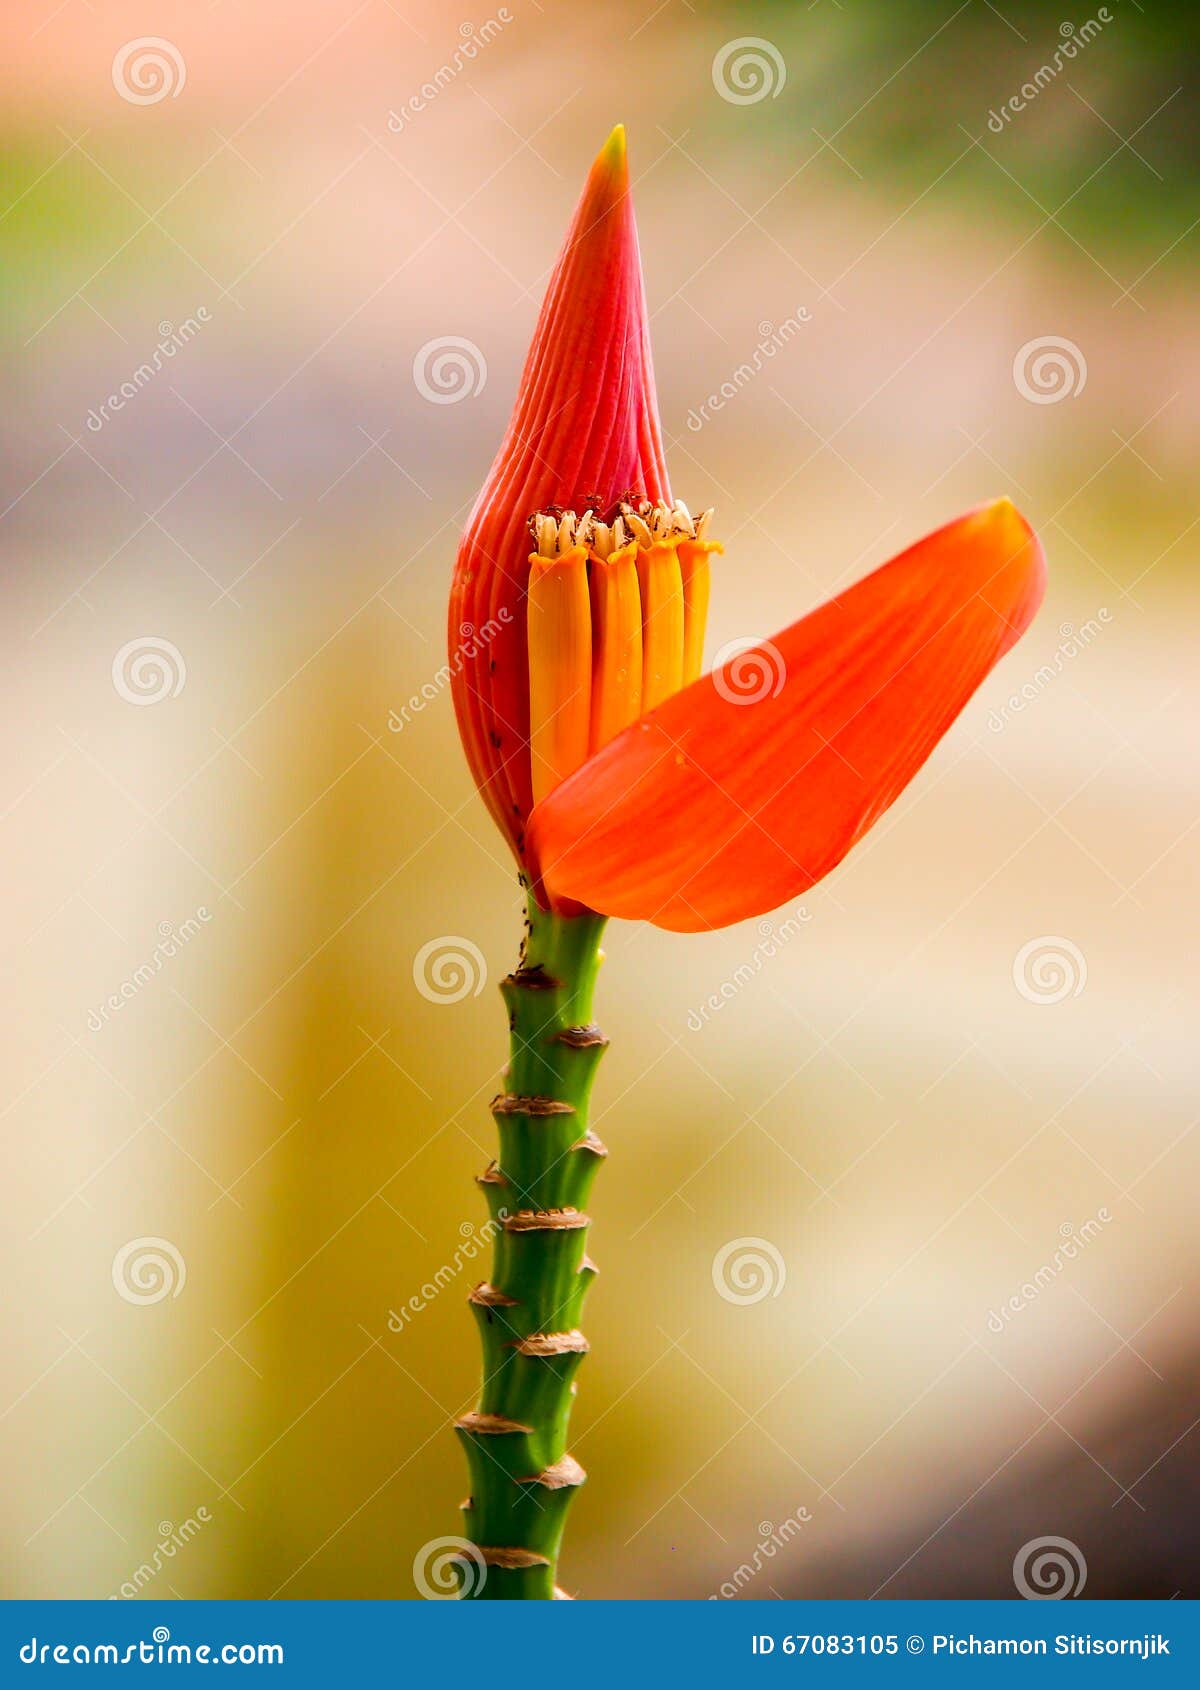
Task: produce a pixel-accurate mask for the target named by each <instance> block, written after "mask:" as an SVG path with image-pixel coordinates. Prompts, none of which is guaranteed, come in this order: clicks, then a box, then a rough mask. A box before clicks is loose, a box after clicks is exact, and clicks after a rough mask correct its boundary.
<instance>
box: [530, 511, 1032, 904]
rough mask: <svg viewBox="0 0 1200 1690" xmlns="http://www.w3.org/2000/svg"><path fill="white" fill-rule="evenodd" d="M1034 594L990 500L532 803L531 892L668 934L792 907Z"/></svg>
mask: <svg viewBox="0 0 1200 1690" xmlns="http://www.w3.org/2000/svg"><path fill="white" fill-rule="evenodd" d="M1044 586H1045V563H1044V560H1043V557H1042V550H1041V547H1040V545H1039V544H1038V540H1037V537H1036V536H1035V534H1034V533H1033V530H1032V529H1031V528H1030V527H1029V524H1028V523H1027V522H1026V521H1025V519H1024V518H1023V517H1022V516H1021V515H1020V514H1019V513H1018V512H1017V511H1016V510H1015V509H1014V507H1013V506H1012V505H1011V504H1010V503H1009V501H1008V500H1007V499H1001V500H999V501H997V502H996V503H995V504H992V505H986V506H982V507H980V509H978V510H975V511H972V512H970V513H969V514H968V515H966V516H963V517H960V518H959V519H958V520H957V521H955V522H951V523H948V524H947V526H946V527H944V528H940V529H938V530H937V532H936V533H934V534H930V535H928V536H927V537H926V538H925V539H923V540H919V541H918V542H917V544H916V545H915V546H912V547H910V548H909V550H908V551H906V552H902V553H901V554H900V556H899V557H897V558H894V559H893V560H892V561H891V562H890V563H887V564H884V565H883V567H882V568H881V569H877V570H876V571H875V572H874V573H873V574H872V575H868V576H867V577H866V579H865V580H862V581H859V582H858V583H857V584H856V585H855V586H853V587H851V588H849V589H848V590H847V591H846V592H844V593H841V594H839V595H838V596H837V597H836V598H833V599H830V600H829V602H828V603H827V604H823V605H822V606H821V607H820V608H819V609H818V610H814V611H813V612H812V613H811V615H809V616H806V617H804V619H803V620H802V621H800V622H796V623H794V624H793V625H792V626H791V627H790V628H788V629H786V630H785V631H784V632H783V633H781V634H778V635H777V636H776V637H775V638H774V640H772V641H770V642H767V643H765V644H763V645H760V646H758V647H755V648H753V649H751V650H750V651H749V652H744V653H741V654H739V655H738V656H737V657H735V658H733V659H731V661H730V662H729V663H727V664H725V665H724V666H723V667H722V668H721V669H719V670H717V671H715V672H714V673H712V674H710V675H705V676H703V677H702V678H701V679H700V680H698V681H696V682H694V683H693V684H692V685H691V686H689V687H687V688H686V689H685V690H684V691H683V692H680V693H676V694H675V696H674V697H673V698H670V699H668V700H667V701H666V702H665V703H663V704H661V705H660V706H659V707H658V709H656V710H654V711H653V712H652V713H651V714H650V715H649V716H646V717H644V718H643V719H642V720H641V721H639V722H636V723H634V724H633V726H631V727H629V728H627V729H625V731H624V732H623V733H621V734H619V735H618V736H617V738H616V739H614V740H612V741H610V743H609V744H608V745H606V746H605V747H604V748H603V749H602V750H601V751H599V752H598V753H596V755H595V756H593V757H591V758H589V759H588V761H587V762H586V763H584V764H583V765H582V766H581V767H580V768H579V769H577V770H576V771H575V773H574V774H572V775H571V776H569V778H568V779H566V780H565V781H563V782H562V784H561V785H560V786H558V787H556V788H555V789H554V790H553V791H552V792H550V793H549V794H548V795H547V796H546V797H545V798H543V799H542V801H541V803H539V804H538V805H537V806H536V807H535V809H534V811H533V814H532V816H531V817H530V822H529V849H530V857H531V861H532V863H533V865H534V868H535V871H536V874H537V877H538V880H537V884H538V886H539V893H540V895H541V896H542V897H543V898H548V899H549V900H550V901H559V900H562V899H568V898H569V899H574V900H577V901H578V902H579V903H583V904H588V905H590V906H591V908H592V909H595V910H600V911H602V912H603V913H605V914H607V915H617V916H624V917H626V918H627V919H629V920H635V921H651V922H653V923H654V924H655V925H656V926H658V927H665V928H669V929H671V930H673V931H675V932H683V933H690V932H699V931H703V930H704V929H707V928H712V927H724V926H727V925H728V924H729V923H730V922H734V921H741V920H743V919H744V918H746V917H748V916H756V915H762V914H763V913H764V912H765V911H767V910H771V909H774V908H776V907H777V906H778V905H779V904H782V903H784V902H785V901H787V900H788V899H791V898H794V897H796V896H797V895H798V894H799V893H802V892H803V891H805V889H806V888H807V887H809V886H811V885H812V884H813V882H814V881H817V880H819V879H820V878H821V877H822V875H825V874H828V873H829V871H830V869H832V868H834V867H835V866H836V865H837V864H838V863H839V862H840V861H841V860H842V858H843V857H844V856H845V855H846V852H847V851H848V850H849V849H850V847H851V846H852V845H853V844H855V842H856V841H857V840H859V839H861V838H862V836H863V834H864V833H866V831H867V829H868V828H869V827H871V826H872V824H873V823H874V822H875V821H877V820H878V818H879V817H880V816H881V815H882V814H883V812H884V811H885V810H886V809H887V807H888V805H889V804H891V803H892V801H893V800H894V799H895V798H896V797H897V796H898V795H899V794H900V792H902V791H903V789H904V787H905V786H907V784H908V782H909V781H910V780H911V779H912V777H913V776H914V775H915V774H916V772H917V770H918V769H919V768H920V767H921V765H922V763H924V761H925V759H926V758H927V757H928V756H929V754H930V752H931V751H932V750H933V748H934V746H935V745H936V744H937V742H938V740H939V739H940V738H941V737H942V735H943V734H944V733H945V732H946V730H947V728H948V727H949V726H950V724H951V723H952V722H953V721H954V719H955V717H956V716H957V715H958V713H959V711H960V710H961V709H962V707H963V705H964V704H965V703H966V702H967V700H968V699H969V698H970V696H971V694H972V693H973V692H974V691H975V689H976V687H978V686H979V684H980V682H981V681H982V680H983V679H984V677H985V676H986V675H987V674H988V672H989V671H990V670H991V669H992V667H993V666H994V665H995V664H996V663H997V662H998V661H999V660H1000V658H1001V657H1002V656H1003V655H1004V653H1005V652H1006V651H1008V650H1009V648H1010V647H1011V646H1012V645H1013V644H1014V643H1015V641H1016V640H1017V639H1018V638H1019V637H1020V635H1021V634H1022V633H1023V632H1024V630H1025V629H1026V628H1027V627H1028V625H1029V623H1030V621H1031V620H1032V618H1033V615H1034V613H1035V611H1036V610H1037V607H1038V605H1039V604H1040V602H1041V598H1042V592H1043V590H1044Z"/></svg>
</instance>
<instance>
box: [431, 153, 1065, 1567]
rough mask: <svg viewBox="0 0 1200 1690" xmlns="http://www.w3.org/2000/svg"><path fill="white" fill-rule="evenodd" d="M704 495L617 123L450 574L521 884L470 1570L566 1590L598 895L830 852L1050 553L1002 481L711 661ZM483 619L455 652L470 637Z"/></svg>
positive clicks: (458, 706) (603, 901) (470, 1440)
mask: <svg viewBox="0 0 1200 1690" xmlns="http://www.w3.org/2000/svg"><path fill="white" fill-rule="evenodd" d="M721 550H722V548H721V545H720V543H719V541H718V540H717V539H716V538H715V535H714V528H713V514H712V512H710V511H707V510H705V511H700V512H697V513H696V514H693V511H692V509H691V508H690V506H689V505H688V504H687V503H685V502H684V501H683V500H681V499H677V498H675V497H674V496H673V494H672V492H671V487H670V483H669V480H668V476H667V469H666V463H665V460H664V454H663V443H662V434H661V429H660V425H659V419H658V409H657V404H656V400H655V393H654V376H653V370H652V366H651V356H650V343H649V332H648V321H647V311H646V299H645V292H644V287H643V281H642V272H641V263H640V258H639V252H638V240H637V231H636V227H635V224H634V217H633V208H632V204H631V201H630V196H629V183H628V170H627V164H626V157H625V138H624V132H623V130H622V129H620V128H618V129H615V130H614V131H613V133H612V135H611V136H610V138H609V140H608V142H607V143H606V145H605V146H604V148H603V149H602V151H601V152H600V154H599V156H598V157H597V159H596V161H595V163H594V164H593V166H592V169H591V172H590V174H589V176H588V179H587V183H586V186H585V188H584V191H583V195H582V198H581V199H580V202H579V205H578V208H577V210H576V212H575V216H574V219H573V221H572V224H571V227H570V229H569V231H568V234H567V238H566V242H565V244H564V246H563V249H562V252H561V254H560V255H559V258H558V261H557V263H556V265H555V268H554V270H553V273H552V275H551V278H550V283H549V287H548V289H547V292H546V297H545V301H544V303H543V306H542V310H541V314H540V317H539V319H538V324H537V328H536V331H535V334H534V339H533V345H532V347H531V349H530V352H529V355H528V358H527V361H526V364H525V369H524V373H523V376H522V379H521V384H520V389H519V392H518V395H517V400H516V405H515V408H514V410H513V414H512V419H511V421H510V423H509V427H508V431H507V433H506V435H505V437H504V440H503V442H502V444H501V446H500V450H499V452H498V454H497V456H496V460H495V462H494V464H493V465H492V468H491V471H490V473H489V475H488V477H487V480H486V482H485V483H484V486H483V490H482V492H481V493H480V495H479V498H478V500H477V501H476V504H475V507H474V510H473V512H472V514H471V516H470V518H469V520H468V523H467V527H466V531H465V533H464V535H463V539H462V542H461V545H460V548H459V552H458V558H457V563H456V566H455V571H454V578H453V585H452V589H451V594H450V610H449V627H450V644H451V654H452V658H453V662H452V665H451V670H452V676H453V691H454V704H455V711H456V715H457V719H458V724H459V729H460V732H461V737H462V741H463V746H464V748H465V751H466V755H467V758H468V761H469V763H470V766H471V771H472V773H473V775H474V778H475V781H476V783H477V785H478V787H479V790H480V792H481V794H482V796H483V798H484V800H485V802H486V803H487V805H488V808H489V809H490V811H491V814H492V816H493V817H494V819H495V821H496V824H497V826H498V827H499V829H500V831H501V833H502V834H503V835H504V837H505V838H506V839H507V841H508V843H509V846H510V847H511V849H512V852H513V855H514V857H515V859H516V864H517V869H518V873H519V875H520V878H521V882H522V885H523V886H524V887H525V890H526V894H527V927H526V935H525V941H524V945H523V948H522V953H521V959H520V962H519V965H518V966H517V968H516V969H515V970H514V972H513V973H512V974H511V975H509V976H508V978H507V979H506V980H505V981H504V983H503V986H502V992H503V995H504V998H505V1001H506V1004H507V1007H508V1013H509V1025H510V1030H511V1036H512V1045H511V1056H510V1061H509V1066H508V1068H507V1070H506V1076H505V1089H504V1091H503V1092H502V1093H501V1094H500V1095H499V1096H498V1097H497V1098H496V1099H495V1100H494V1102H493V1104H492V1110H493V1114H494V1115H495V1117H496V1121H497V1125H498V1130H499V1141H500V1142H499V1154H498V1156H497V1159H496V1160H495V1161H494V1162H493V1163H492V1164H491V1165H490V1166H489V1167H488V1168H487V1169H486V1170H485V1172H484V1173H483V1174H481V1175H480V1176H479V1181H480V1184H481V1186H482V1189H483V1191H484V1193H485V1194H486V1197H487V1200H488V1203H489V1207H490V1210H491V1215H492V1220H493V1222H494V1224H495V1229H496V1230H495V1239H496V1243H495V1259H494V1263H493V1267H492V1270H491V1277H490V1279H488V1280H486V1281H484V1282H483V1283H481V1284H480V1285H477V1286H476V1287H475V1289H474V1290H473V1291H472V1293H471V1298H470V1300H471V1304H472V1307H473V1310H474V1313H475V1315H476V1317H477V1320H478V1323H479V1327H480V1332H481V1336H482V1343H483V1352H484V1383H483V1391H482V1396H481V1399H480V1403H479V1407H478V1408H477V1409H476V1410H475V1411H473V1412H472V1413H470V1414H467V1415H464V1416H463V1417H462V1418H461V1419H460V1420H459V1421H458V1422H457V1429H458V1432H459V1435H460V1437H461V1438H462V1440H463V1442H464V1444H465V1446H466V1453H467V1458H468V1465H469V1470H470V1483H471V1494H470V1495H469V1497H468V1498H467V1500H466V1501H465V1503H464V1504H463V1509H464V1517H465V1529H466V1533H467V1536H466V1538H465V1539H464V1540H463V1556H462V1580H461V1582H462V1591H463V1594H464V1595H470V1596H472V1597H476V1598H478V1597H483V1598H488V1599H494V1598H512V1597H516V1598H525V1599H530V1598H534V1599H536V1598H545V1597H552V1596H556V1595H559V1596H561V1595H563V1594H564V1592H563V1591H562V1590H561V1589H560V1588H559V1587H558V1586H557V1585H556V1582H555V1577H556V1565H557V1560H558V1553H559V1547H560V1542H561V1537H562V1530H563V1523H564V1518H565V1514H566V1510H567V1506H568V1504H569V1502H570V1499H571V1496H572V1494H573V1492H574V1490H575V1489H576V1488H577V1487H578V1486H579V1484H580V1483H582V1481H583V1479H584V1472H583V1469H582V1467H581V1466H580V1465H579V1463H578V1462H577V1461H576V1460H575V1459H574V1457H573V1456H572V1455H571V1454H570V1453H569V1451H568V1448H567V1428H568V1418H569V1411H570V1406H571V1401H572V1397H573V1395H574V1390H575V1385H574V1375H575V1373H576V1371H577V1369H578V1367H579V1364H580V1362H581V1360H582V1357H583V1355H584V1353H585V1352H586V1350H587V1340H586V1338H585V1337H584V1334H583V1332H582V1329H581V1326H580V1319H581V1308H582V1303H583V1298H584V1294H585V1292H586V1290H587V1288H588V1286H589V1284H590V1282H591V1280H592V1279H593V1277H594V1276H595V1273H596V1267H595V1264H594V1263H593V1261H592V1260H591V1257H590V1256H589V1255H588V1253H587V1237H588V1229H589V1226H590V1220H589V1217H588V1214H587V1212H586V1203H587V1200H588V1195H589V1192H590V1189H591V1185H592V1182H593V1179H594V1176H595V1173H596V1170H597V1168H598V1166H599V1163H600V1161H601V1160H602V1159H603V1158H604V1156H605V1155H606V1154H607V1152H606V1150H605V1147H604V1145H603V1144H602V1143H601V1141H600V1140H599V1138H597V1136H596V1135H595V1133H593V1132H592V1131H591V1130H590V1128H589V1126H588V1120H587V1112H588V1101H589V1096H590V1091H591V1084H592V1079H593V1076H594V1073H595V1070H596V1066H597V1063H598V1061H599V1058H600V1056H601V1055H602V1053H603V1051H604V1048H605V1045H606V1042H607V1041H606V1040H605V1038H604V1036H603V1034H602V1033H601V1032H600V1030H599V1028H598V1027H597V1026H596V1025H595V1023H594V1021H593V1018H592V995H593V987H594V983H595V976H596V969H597V966H598V962H599V955H600V952H599V942H600V936H601V932H602V929H603V926H604V922H605V919H606V918H607V917H609V916H622V917H624V918H625V919H626V920H631V921H648V922H652V923H654V924H655V925H656V926H659V927H663V928H667V929H670V930H672V931H675V932H702V931H706V930H708V929H712V928H718V927H722V926H726V925H728V924H729V923H731V922H736V921H741V920H744V919H746V918H747V917H752V916H759V915H762V914H764V913H765V912H766V911H768V910H772V909H774V908H776V907H777V906H778V905H780V904H782V903H784V902H785V901H787V900H789V899H792V898H794V897H796V896H797V895H799V894H800V893H802V892H803V891H804V890H805V889H806V888H807V887H809V886H811V885H812V884H813V883H814V882H815V881H817V880H819V879H820V878H821V877H822V876H823V875H826V874H828V873H829V871H830V870H831V869H833V868H834V867H835V866H836V865H837V864H838V863H839V862H840V861H841V859H842V858H843V857H844V856H845V854H846V853H847V851H849V850H850V849H851V847H852V846H853V845H854V844H855V842H856V841H857V840H859V839H860V838H861V837H862V836H863V834H864V833H866V831H867V830H868V829H869V828H870V827H871V826H872V825H873V823H874V822H875V821H877V820H878V818H879V817H880V816H881V815H882V814H883V812H884V811H885V810H886V809H887V807H888V806H889V805H890V804H891V803H892V801H893V800H894V799H895V798H896V797H897V795H898V794H899V793H900V792H901V791H902V790H903V789H904V787H905V786H906V785H907V784H908V782H909V781H910V780H911V779H912V778H913V776H914V775H915V774H916V773H917V771H918V770H919V769H920V767H921V765H922V764H923V763H924V762H925V760H926V758H927V757H928V756H929V754H930V753H931V751H932V750H933V748H934V746H935V745H936V744H937V742H938V740H939V739H940V738H941V737H942V735H943V734H944V733H945V732H946V730H947V728H949V726H950V725H951V723H952V722H953V721H954V720H955V718H956V717H957V716H958V714H959V712H960V711H961V710H962V708H963V706H964V705H965V704H966V702H967V700H968V699H969V698H970V697H971V695H972V693H973V692H974V691H975V689H976V688H977V687H978V686H979V684H980V683H981V681H983V679H984V678H985V677H986V676H987V674H988V673H989V672H990V670H991V669H992V668H993V666H994V665H995V664H996V663H997V662H998V661H999V660H1000V658H1001V657H1003V656H1004V654H1005V653H1006V652H1007V651H1008V650H1009V648H1010V647H1011V646H1012V645H1013V644H1014V642H1015V641H1016V640H1017V639H1018V638H1019V637H1020V636H1021V634H1022V633H1023V632H1024V631H1025V629H1026V628H1027V627H1028V625H1029V623H1030V621H1031V620H1032V618H1033V615H1034V613H1035V612H1036V610H1037V607H1038V605H1039V603H1040V601H1041V597H1042V592H1043V588H1044V581H1045V566H1044V561H1043V558H1042V552H1041V548H1040V546H1039V544H1038V541H1037V538H1036V536H1035V535H1034V533H1033V531H1032V530H1031V529H1030V527H1029V525H1028V524H1027V523H1026V521H1025V520H1024V518H1023V517H1022V516H1020V515H1019V514H1018V512H1017V511H1016V510H1015V509H1014V508H1013V506H1012V505H1011V504H1010V503H1009V502H1008V501H1007V500H1005V499H1001V500H999V501H997V502H995V503H992V504H989V505H984V506H980V507H979V508H978V509H975V510H973V511H971V512H969V513H968V514H966V515H965V516H961V517H959V518H957V519H956V520H955V521H952V522H949V523H947V524H946V526H945V527H943V528H940V529H938V530H937V531H936V532H935V533H933V534H930V535H928V536H927V537H926V538H924V539H922V540H919V541H918V542H917V543H916V544H915V545H913V546H911V547H909V549H908V550H907V551H905V552H902V553H901V554H900V555H899V556H898V557H896V558H893V559H892V561H891V562H889V563H886V564H884V565H883V566H882V567H881V568H879V569H876V570H875V571H874V573H873V574H870V575H868V576H866V577H865V578H864V579H863V580H861V581H859V582H857V583H856V584H855V585H853V586H851V587H848V588H847V589H845V590H844V591H842V592H839V593H838V594H837V595H836V596H835V597H834V598H832V599H830V600H829V601H828V602H827V603H826V604H823V605H821V606H820V607H819V608H818V609H816V610H814V611H811V612H810V613H809V614H808V615H807V616H805V617H803V618H802V619H801V620H800V621H798V622H794V623H792V624H791V625H790V626H789V627H787V628H785V629H784V630H783V631H782V632H781V633H779V634H776V635H775V636H774V637H773V639H771V640H770V641H767V642H764V643H763V644H761V645H759V646H758V647H755V648H753V649H751V650H749V651H744V650H743V651H738V652H737V653H735V654H734V655H733V656H732V657H731V658H730V660H729V661H728V662H727V663H726V664H724V665H722V666H721V667H720V668H718V669H717V670H715V671H714V672H712V673H710V674H707V675H705V674H702V672H701V671H702V652H703V645H704V631H705V620H706V613H707V609H708V600H709V589H710V580H711V576H712V574H713V573H714V569H715V570H716V572H717V574H718V579H719V572H720V569H721V567H722V566H721V565H719V564H716V565H714V558H715V557H716V556H717V555H718V554H719V553H720V552H721ZM485 624H486V625H487V626H488V628H489V630H495V635H494V638H492V639H491V640H490V641H488V642H487V643H486V644H484V643H483V642H482V641H478V640H473V641H470V642H469V643H468V644H467V645H466V646H460V638H461V636H460V629H462V628H463V627H464V626H466V627H470V628H478V627H482V626H484V625H485Z"/></svg>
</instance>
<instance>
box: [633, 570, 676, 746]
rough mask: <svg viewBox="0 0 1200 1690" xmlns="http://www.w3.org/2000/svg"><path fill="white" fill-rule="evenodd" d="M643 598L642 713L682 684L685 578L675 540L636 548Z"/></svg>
mask: <svg viewBox="0 0 1200 1690" xmlns="http://www.w3.org/2000/svg"><path fill="white" fill-rule="evenodd" d="M637 572H638V585H639V587H640V588H641V598H642V713H643V714H645V713H646V712H647V711H650V710H653V709H654V707H655V705H656V704H661V703H662V701H663V699H664V698H670V696H671V694H672V693H675V692H678V691H679V689H680V687H681V686H682V685H683V577H682V575H681V573H680V568H679V547H678V542H677V541H675V540H655V541H653V542H652V543H651V544H650V545H649V546H639V547H638V549H637Z"/></svg>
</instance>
